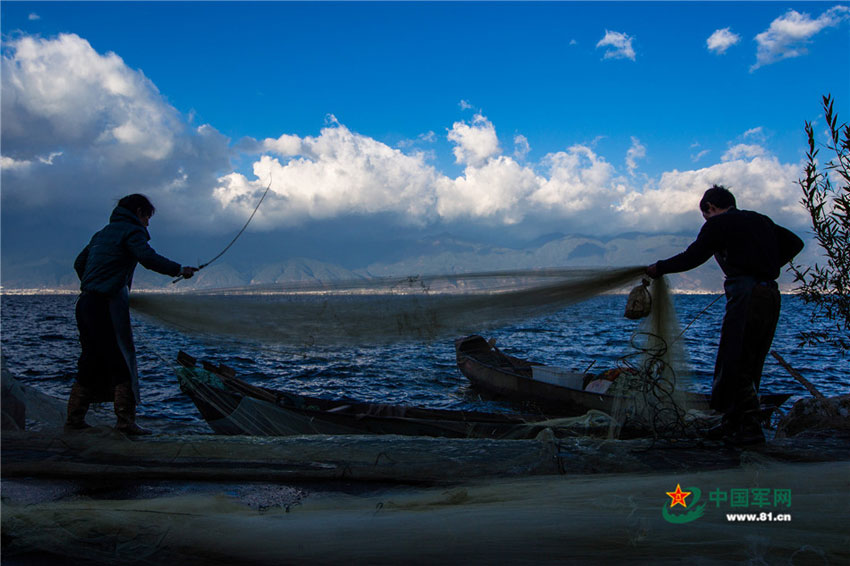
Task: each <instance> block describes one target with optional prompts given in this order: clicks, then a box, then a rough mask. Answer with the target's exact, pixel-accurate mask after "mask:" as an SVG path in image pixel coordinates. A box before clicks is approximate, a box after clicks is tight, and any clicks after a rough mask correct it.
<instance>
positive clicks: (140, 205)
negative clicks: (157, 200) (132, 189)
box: [118, 194, 156, 226]
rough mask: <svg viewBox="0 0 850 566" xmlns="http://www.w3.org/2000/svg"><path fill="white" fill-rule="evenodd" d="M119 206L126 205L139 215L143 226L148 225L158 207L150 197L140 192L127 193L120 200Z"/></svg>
mask: <svg viewBox="0 0 850 566" xmlns="http://www.w3.org/2000/svg"><path fill="white" fill-rule="evenodd" d="M118 206H121V207H124V208H126V209H127V210H129V211H130V212H132V213H133V214H135V215H136V216H138V217H139V220H140V221H141V223H142V225H143V226H147V225H148V223H149V222H150V219H151V216H153V214H154V212H156V208H154V205H153V204H152V203H151V201H150V200H148V197H146V196H145V195H140V194H133V195H127V196H126V197H124V198H122V199H121V200H119V201H118Z"/></svg>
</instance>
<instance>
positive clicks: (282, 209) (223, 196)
mask: <svg viewBox="0 0 850 566" xmlns="http://www.w3.org/2000/svg"><path fill="white" fill-rule="evenodd" d="M261 148H262V150H263V151H265V152H268V153H271V154H274V155H276V156H278V157H280V158H284V161H281V160H279V159H278V158H277V157H274V156H271V155H264V156H262V157H261V158H260V160H259V161H257V162H256V163H255V164H254V167H253V172H254V176H255V177H256V179H254V180H249V179H248V178H247V177H245V176H244V175H241V174H239V173H231V174H229V175H225V176H224V177H222V178H221V179H220V182H219V184H218V186H217V187H216V189H215V193H214V195H215V198H216V199H217V200H218V202H219V203H220V205H221V206H222V207H223V208H227V209H236V214H237V215H243V216H244V215H245V213H246V212H248V213H250V211H251V210H253V207H254V205H255V203H256V200H257V199H258V198H259V195H260V194H261V193H262V191H263V190H265V187H266V186H267V185H268V183H269V182H271V190H270V193H269V196H268V197H267V198H268V201H269V202H268V203H264V204H263V211H262V214H260V215H258V217H257V220H256V222H257V226H258V227H265V228H276V227H283V226H292V225H296V224H300V223H302V222H305V221H307V220H310V219H327V218H333V217H337V216H343V215H346V214H378V213H384V212H392V213H397V214H399V215H401V216H402V217H403V218H405V219H406V221H408V222H414V223H419V222H422V221H423V220H425V219H427V218H428V217H429V216H430V215H432V214H433V209H434V195H433V186H434V178H435V172H434V170H433V168H432V167H430V166H429V165H427V164H426V163H425V159H424V155H423V154H422V153H414V154H413V155H407V154H405V153H403V152H402V151H400V150H398V149H395V148H392V147H390V146H388V145H386V144H384V143H381V142H379V141H377V140H374V139H372V138H370V137H367V136H363V135H360V134H358V133H355V132H352V131H350V130H349V129H348V128H347V127H345V126H344V125H342V124H339V123H337V122H333V124H332V125H331V126H328V127H326V128H323V129H322V131H321V133H320V135H318V136H316V137H312V136H308V137H304V138H299V137H298V136H294V135H283V136H281V137H279V138H277V139H267V140H265V141H263V142H262V144H261ZM267 204H268V206H267Z"/></svg>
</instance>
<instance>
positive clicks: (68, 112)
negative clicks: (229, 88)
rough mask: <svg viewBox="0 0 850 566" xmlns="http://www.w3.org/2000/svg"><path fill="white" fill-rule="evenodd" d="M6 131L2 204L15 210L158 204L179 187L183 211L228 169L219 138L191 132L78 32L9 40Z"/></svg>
mask: <svg viewBox="0 0 850 566" xmlns="http://www.w3.org/2000/svg"><path fill="white" fill-rule="evenodd" d="M2 127H3V131H2V134H3V148H2V151H3V158H4V164H10V163H14V164H16V165H15V166H12V167H7V166H4V167H3V171H2V182H3V203H4V207H5V206H12V208H13V209H14V207H15V206H18V205H21V206H38V205H42V204H44V203H47V202H48V201H52V202H54V203H63V202H75V203H78V206H79V207H83V208H84V207H85V205H84V204H79V203H85V202H91V203H92V205H91V206H92V207H95V206H96V207H97V208H98V209H99V210H101V211H102V210H103V208H105V207H107V206H108V205H109V203H110V201H112V202H114V199H115V198H118V197H121V196H123V194H128V193H130V192H143V193H146V194H149V195H150V196H151V197H152V198H153V199H154V200H156V197H157V196H158V195H160V194H167V193H168V194H170V193H171V192H172V191H173V190H174V187H176V186H180V185H181V184H182V185H184V186H186V187H187V190H186V191H185V192H183V193H179V194H178V196H180V195H182V198H185V199H186V204H188V203H189V202H192V200H193V197H194V196H197V195H198V194H202V193H204V192H206V193H207V194H208V193H209V187H210V186H211V184H212V181H213V180H214V179H215V177H216V172H217V170H218V171H220V170H223V169H225V168H228V167H229V166H230V163H229V158H228V147H227V140H226V139H225V138H224V137H223V136H221V135H220V134H219V133H218V132H216V131H215V130H214V129H213V128H211V127H210V126H206V125H204V126H201V127H198V128H192V127H191V126H189V124H188V123H187V121H186V120H185V118H184V117H183V116H181V115H180V113H179V112H177V110H176V109H175V108H173V107H172V106H171V105H169V104H168V103H167V102H166V101H165V100H164V99H163V97H162V96H161V94H160V93H159V91H158V89H157V88H156V86H155V85H154V84H153V83H152V82H151V81H150V80H149V79H148V78H147V77H145V76H144V74H143V73H141V72H140V71H137V70H133V69H130V68H129V67H127V65H126V64H125V63H124V61H123V60H122V59H121V57H119V56H118V55H116V54H115V53H106V54H101V53H98V52H97V51H95V50H94V49H93V48H92V46H91V45H90V44H89V43H88V41H86V40H85V39H83V38H81V37H79V36H77V35H74V34H61V35H59V36H58V37H55V38H52V39H43V38H38V37H32V36H22V37H20V38H17V39H14V40H12V41H9V42H7V43H6V45H5V49H4V53H3V65H2ZM60 156H61V157H60ZM24 163H28V164H29V165H28V166H27V167H19V166H17V164H24ZM81 196H85V197H86V198H85V199H80V198H79V197H81ZM194 205H195V206H197V203H194ZM101 214H102V212H101Z"/></svg>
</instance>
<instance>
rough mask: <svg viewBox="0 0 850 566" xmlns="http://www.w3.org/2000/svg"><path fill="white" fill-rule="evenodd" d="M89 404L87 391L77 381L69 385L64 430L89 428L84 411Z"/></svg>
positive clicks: (86, 411)
mask: <svg viewBox="0 0 850 566" xmlns="http://www.w3.org/2000/svg"><path fill="white" fill-rule="evenodd" d="M90 404H91V395H90V394H89V391H88V390H87V389H86V388H85V387H83V386H82V385H80V384H79V383H77V382H76V381H75V382H74V385H72V386H71V394H70V395H68V417H67V418H66V419H65V432H71V431H75V430H84V429H87V428H91V425H90V424H88V423H87V422H86V413H88V411H89V405H90Z"/></svg>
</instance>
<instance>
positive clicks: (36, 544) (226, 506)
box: [2, 462, 850, 565]
mask: <svg viewBox="0 0 850 566" xmlns="http://www.w3.org/2000/svg"><path fill="white" fill-rule="evenodd" d="M848 477H850V475H848V465H847V464H846V463H819V464H776V465H770V466H765V465H763V464H761V463H759V462H753V463H751V464H748V465H745V466H743V467H740V468H736V469H729V470H714V471H704V472H699V471H691V472H681V473H669V472H668V473H654V474H632V475H629V476H624V475H618V474H615V475H593V476H586V475H585V476H539V477H528V478H507V479H495V480H494V479H490V480H487V481H484V482H480V481H472V482H464V483H460V484H457V485H454V486H450V487H446V486H443V487H388V486H372V487H368V488H364V489H362V490H360V491H357V490H351V489H348V490H344V489H343V490H337V491H334V490H333V488H329V487H321V486H316V487H305V488H301V489H292V488H286V487H285V486H279V487H278V488H277V489H278V490H279V491H280V492H282V493H275V492H274V490H273V489H269V488H266V489H265V491H256V490H253V491H252V490H249V489H245V486H243V487H242V488H241V489H237V488H235V487H234V486H221V487H218V488H209V487H208V488H207V489H206V490H205V492H203V493H188V494H180V493H178V494H176V495H171V496H162V495H160V496H156V497H144V496H141V497H139V498H137V499H131V500H119V499H113V498H97V497H92V496H88V497H86V496H79V497H77V498H76V499H67V500H62V501H55V502H43V503H38V504H30V505H25V504H15V503H8V502H7V503H4V505H3V516H2V521H3V536H4V545H3V554H4V562H5V561H6V560H10V561H11V560H16V559H17V560H21V559H22V558H26V557H28V556H32V555H36V556H38V555H41V556H53V557H57V556H61V557H62V562H63V563H66V564H67V563H85V564H92V563H96V564H178V563H179V564H233V563H238V564H342V563H345V564H482V565H483V564H534V565H537V564H565V563H569V564H600V563H602V564H622V563H633V562H636V561H637V562H641V563H652V564H681V563H682V562H683V561H687V562H689V563H694V564H740V563H747V564H843V563H847V561H848V560H850V550H848V549H850V535H849V534H848V532H847V529H846V524H845V521H844V520H843V518H844V517H846V510H847V506H848V504H850V489H848V488H850V485H848ZM813 479H814V480H815V481H813ZM677 486H681V489H682V490H683V491H687V492H690V493H691V495H690V496H689V498H688V499H687V500H686V503H687V505H686V507H685V508H683V507H682V506H681V505H679V506H677V508H671V497H670V496H668V495H667V494H668V493H669V492H675V491H676V488H677ZM697 492H699V495H697ZM732 493H735V494H739V495H743V494H747V496H748V497H747V502H746V506H745V505H744V504H743V500H740V501H738V503H737V506H736V505H734V504H732V501H735V500H736V497H737V498H738V499H740V496H732V497H731V498H730V495H731V494H732ZM777 493H780V494H782V497H777V495H776V494H777ZM258 494H259V495H260V496H261V497H260V498H259V501H258V497H257V495H258ZM263 494H265V497H262V495H263ZM712 494H715V496H712ZM720 495H723V496H725V499H724V498H723V497H720ZM281 498H282V499H284V500H285V501H283V502H280V501H279V499H281ZM276 499H277V500H278V501H275V500H276ZM263 500H265V502H267V503H272V505H270V506H266V505H263V502H264V501H263ZM258 503H259V505H258ZM275 503H277V504H275ZM730 514H736V515H742V514H749V515H751V516H752V519H751V520H745V519H741V520H730V519H729V515H730ZM780 515H781V519H782V520H780V519H779V517H780ZM768 517H770V518H771V519H775V520H768ZM758 519H761V520H758ZM676 521H678V522H676ZM10 563H11V562H10ZM44 563H48V562H47V561H45V562H44Z"/></svg>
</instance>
